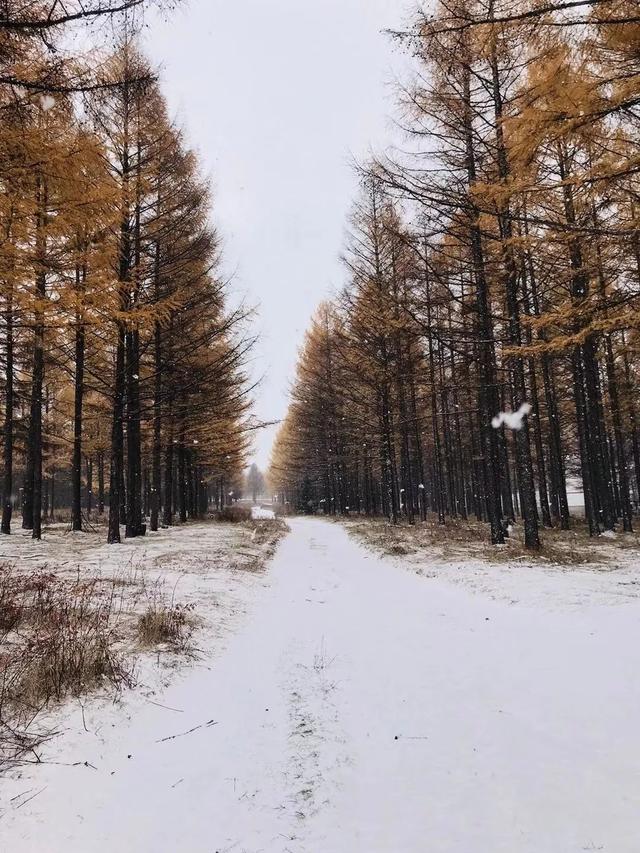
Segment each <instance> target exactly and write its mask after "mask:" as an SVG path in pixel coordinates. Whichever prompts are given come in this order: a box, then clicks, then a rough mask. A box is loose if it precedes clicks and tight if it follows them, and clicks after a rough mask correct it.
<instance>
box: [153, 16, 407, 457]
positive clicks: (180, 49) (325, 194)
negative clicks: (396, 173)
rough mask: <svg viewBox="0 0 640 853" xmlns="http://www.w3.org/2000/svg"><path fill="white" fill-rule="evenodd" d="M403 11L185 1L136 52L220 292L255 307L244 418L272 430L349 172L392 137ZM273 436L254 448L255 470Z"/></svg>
mask: <svg viewBox="0 0 640 853" xmlns="http://www.w3.org/2000/svg"><path fill="white" fill-rule="evenodd" d="M406 11H407V3H406V2H405V0H189V2H188V3H187V4H186V5H185V6H184V7H183V9H178V10H177V11H176V12H175V13H173V14H171V16H170V17H169V18H168V20H166V21H152V22H151V23H150V26H149V29H148V32H147V35H146V46H147V50H148V52H149V54H150V56H151V58H152V60H153V61H154V62H158V63H160V64H161V66H162V78H163V83H164V86H163V88H164V91H165V93H166V95H167V97H168V99H169V105H170V108H171V109H172V110H173V111H174V113H175V115H176V117H177V120H178V122H179V123H180V125H181V126H183V127H184V129H185V131H186V134H187V138H188V140H189V142H190V144H191V145H192V147H193V148H195V149H196V150H197V151H198V152H199V154H200V156H201V159H202V161H203V165H204V169H205V170H206V172H207V173H208V174H209V175H210V176H211V178H212V180H213V186H214V221H215V223H216V224H217V226H218V227H219V229H220V232H221V235H222V237H223V241H224V246H225V260H226V267H227V269H228V270H229V271H235V280H234V289H235V291H236V292H239V293H242V294H246V297H247V301H248V302H250V303H252V304H257V305H258V310H259V317H258V319H257V320H256V331H258V332H259V334H260V336H261V340H260V343H259V345H258V348H257V351H256V355H255V363H254V369H255V374H256V376H260V375H263V374H264V375H265V378H264V381H263V383H262V385H261V387H260V389H259V390H258V392H257V400H256V414H257V416H258V417H259V418H261V419H263V420H276V419H279V418H282V417H283V416H284V414H285V413H286V408H287V391H288V388H289V386H290V382H291V380H292V378H293V375H294V369H295V362H296V357H297V352H298V348H299V346H300V344H301V343H302V339H303V336H304V331H305V329H306V327H307V325H308V322H309V319H310V317H311V315H312V314H313V312H314V310H315V308H316V306H317V305H318V303H319V302H320V301H321V300H322V299H323V298H324V297H325V296H327V294H329V293H331V291H332V290H336V289H338V288H339V287H340V286H341V284H342V283H343V276H344V273H343V270H342V267H341V265H340V262H339V254H340V251H341V248H342V242H343V234H344V227H345V223H346V218H347V215H348V212H349V208H350V205H351V202H352V199H353V198H354V195H355V192H356V178H355V176H354V174H353V171H352V168H351V163H352V161H353V158H354V157H356V158H358V159H362V158H365V157H366V155H367V153H368V151H369V150H371V149H372V148H373V149H377V150H379V149H381V148H382V147H383V146H384V144H385V141H386V140H388V139H390V137H391V135H392V127H391V122H390V119H389V116H390V115H391V114H392V111H393V100H394V89H393V83H394V79H395V76H396V73H397V68H398V67H399V66H400V64H401V63H402V56H401V54H400V53H399V52H398V51H397V49H396V48H394V46H393V44H392V43H391V41H390V39H389V38H388V36H386V35H385V34H384V33H383V32H382V30H383V29H384V28H386V27H392V28H393V27H399V26H400V25H401V24H402V23H403V21H404V19H405V17H406ZM274 432H275V428H274V429H269V430H264V431H263V432H261V433H259V434H258V435H257V437H256V454H255V457H256V461H257V462H258V464H259V465H260V466H261V467H262V468H266V466H267V463H268V460H269V453H270V448H271V444H272V442H273V437H274Z"/></svg>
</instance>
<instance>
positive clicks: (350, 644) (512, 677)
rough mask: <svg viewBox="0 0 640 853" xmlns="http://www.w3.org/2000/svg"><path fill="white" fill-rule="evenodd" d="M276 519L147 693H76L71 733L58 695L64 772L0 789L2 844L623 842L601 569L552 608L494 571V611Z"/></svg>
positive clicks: (630, 795)
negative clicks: (207, 620)
mask: <svg viewBox="0 0 640 853" xmlns="http://www.w3.org/2000/svg"><path fill="white" fill-rule="evenodd" d="M290 526H291V533H290V535H289V536H288V537H287V538H286V539H285V540H284V541H283V542H282V543H281V544H280V546H279V549H278V551H277V553H276V556H275V558H274V560H273V563H272V565H271V569H270V572H269V582H268V584H266V583H256V584H253V585H246V586H245V587H244V588H243V594H244V599H243V601H244V608H243V609H244V611H245V614H246V615H245V616H243V618H242V619H240V620H238V621H236V623H235V625H234V626H233V627H234V629H235V631H236V633H235V634H234V635H233V636H232V637H228V638H227V641H226V646H227V648H226V651H225V652H224V654H222V655H221V656H219V657H218V658H217V659H215V660H211V659H209V658H206V659H203V660H202V661H201V663H200V665H199V666H197V667H194V668H192V669H190V670H188V671H187V672H186V674H184V675H183V676H182V677H179V678H176V679H174V680H173V682H172V683H171V684H170V686H169V687H167V688H166V689H165V690H164V691H163V692H162V693H158V694H156V695H154V697H153V701H154V702H155V703H156V704H151V702H150V701H146V700H145V699H144V698H143V697H141V696H140V695H138V694H130V695H129V696H127V697H126V698H125V699H124V700H123V702H122V704H121V705H120V706H115V707H114V706H109V705H108V704H106V703H104V702H88V703H87V704H86V705H85V721H86V728H87V729H88V731H85V728H84V726H83V723H82V718H81V713H80V708H76V707H74V706H70V707H69V708H68V710H67V711H66V721H67V726H68V733H67V734H66V735H65V737H64V738H63V739H61V740H59V741H56V742H55V743H56V748H57V749H58V750H59V752H58V754H57V755H54V756H52V760H53V761H60V762H64V763H62V764H53V763H48V764H44V765H42V766H40V767H37V768H33V767H28V768H25V769H24V770H23V771H22V772H21V775H20V777H18V776H14V777H13V778H5V779H4V780H3V781H2V782H1V783H0V803H2V804H3V809H4V813H3V815H2V817H1V818H0V849H7V850H11V851H12V853H23V851H35V850H42V849H43V839H46V844H45V846H46V850H47V851H48V853H73V851H87V850H91V851H113V850H123V851H129V850H130V851H136V853H151V852H152V851H153V853H163V851H167V853H168V852H169V851H175V850H188V851H190V853H213V851H220V852H221V853H222V851H234V853H242V851H246V853H258V851H270V853H287V851H290V853H294V852H295V853H320V851H327V853H357V851H363V853H364V851H366V853H423V851H434V853H471V851H472V852H473V853H573V851H576V853H578V851H584V850H603V851H607V853H636V851H637V849H638V844H637V839H638V809H639V806H640V774H639V772H638V767H640V740H639V739H638V737H637V709H638V707H639V703H640V682H639V680H638V678H637V672H638V664H639V659H638V658H639V652H638V647H639V644H638V629H639V623H640V602H639V600H638V598H637V594H633V595H632V594H630V595H628V596H625V597H622V596H617V595H615V594H613V595H609V594H608V591H607V589H608V588H607V586H606V584H607V582H608V583H609V585H610V586H611V588H612V589H613V587H615V585H616V583H617V578H616V577H615V573H614V572H603V573H601V574H602V578H601V583H602V586H601V587H597V588H593V587H592V586H591V585H590V584H589V582H588V581H587V582H586V583H585V578H586V577H587V576H586V575H585V573H584V572H581V571H577V572H564V573H560V572H557V573H556V575H557V576H558V577H560V578H562V585H563V588H564V589H565V592H566V593H567V595H566V596H565V597H564V598H561V601H560V603H559V604H557V606H556V607H555V608H552V607H549V606H546V605H547V604H548V603H549V602H548V600H547V598H546V597H543V598H542V599H538V598H536V595H535V594H530V588H529V587H528V580H527V578H528V575H529V568H528V567H525V568H524V569H523V568H522V567H518V566H514V565H509V566H505V567H499V570H500V571H501V572H502V573H503V575H504V576H505V577H506V576H507V575H508V576H510V577H511V578H512V579H511V581H510V583H511V586H512V588H513V589H516V588H517V587H518V582H519V581H518V579H520V580H521V581H522V586H523V588H524V594H523V595H522V598H523V601H524V602H525V603H519V604H512V603H510V602H509V601H508V600H505V599H503V598H500V597H496V596H493V597H492V596H491V595H490V594H488V593H487V590H486V589H484V588H483V587H482V586H480V585H477V584H476V583H475V581H474V582H472V583H471V585H470V586H466V585H464V584H463V583H452V582H451V581H452V579H453V575H451V576H449V575H447V574H446V573H445V572H443V573H441V574H436V576H434V577H431V578H426V577H424V576H422V575H420V574H418V573H417V571H415V570H413V571H409V570H407V569H408V568H414V569H415V567H413V566H412V565H411V564H410V563H409V562H407V561H395V562H392V561H389V560H386V559H383V558H381V557H378V556H376V555H375V554H374V553H372V552H370V551H368V550H367V549H365V548H364V547H363V546H362V545H361V544H360V543H359V542H357V541H356V540H355V539H353V538H351V537H350V536H349V534H348V533H347V532H346V530H345V529H344V528H343V527H342V526H340V525H337V524H334V523H331V522H328V521H324V520H320V519H313V518H309V519H294V520H292V521H291V522H290ZM198 538H199V537H198V536H194V537H193V541H194V548H195V543H196V542H197V539H198ZM423 559H424V561H425V563H426V562H427V558H426V557H423ZM399 563H402V565H400V564H399ZM476 571H477V566H476V565H475V564H473V565H471V566H470V567H467V566H465V565H464V564H460V565H459V567H458V574H459V575H463V574H465V573H468V574H469V575H470V576H471V577H475V575H476ZM545 577H546V575H544V574H543V573H542V571H541V570H540V571H537V573H536V574H535V580H538V581H540V580H544V579H545ZM224 579H225V580H226V578H224ZM492 583H493V581H492ZM571 588H572V589H573V590H574V593H575V594H574V595H573V598H572V596H571V595H570V594H569V590H570V589H571ZM583 588H584V589H583ZM565 599H570V602H565ZM176 735H177V737H176ZM85 761H86V762H88V766H85V765H84V764H83V762H85ZM75 762H81V764H80V766H70V765H72V764H74V763H75ZM33 795H35V796H33ZM14 797H16V798H17V799H13V798H14Z"/></svg>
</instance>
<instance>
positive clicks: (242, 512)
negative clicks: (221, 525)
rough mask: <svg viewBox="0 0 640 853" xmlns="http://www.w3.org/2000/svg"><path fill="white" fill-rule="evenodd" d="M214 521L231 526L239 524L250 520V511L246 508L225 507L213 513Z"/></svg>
mask: <svg viewBox="0 0 640 853" xmlns="http://www.w3.org/2000/svg"><path fill="white" fill-rule="evenodd" d="M214 518H215V519H216V521H226V522H227V523H231V524H240V523H241V522H243V521H250V520H251V509H250V507H246V506H227V507H225V508H224V509H221V510H218V511H217V512H215V513H214Z"/></svg>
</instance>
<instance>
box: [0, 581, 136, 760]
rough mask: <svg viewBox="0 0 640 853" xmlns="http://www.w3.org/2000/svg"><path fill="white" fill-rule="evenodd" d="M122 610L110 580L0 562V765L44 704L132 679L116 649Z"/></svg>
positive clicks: (25, 743)
mask: <svg viewBox="0 0 640 853" xmlns="http://www.w3.org/2000/svg"><path fill="white" fill-rule="evenodd" d="M125 613H126V606H125V602H124V599H123V597H122V592H121V589H120V588H118V587H117V586H116V585H113V586H111V588H110V589H108V590H105V585H104V582H103V581H101V580H98V579H94V580H91V581H88V582H83V581H80V579H76V580H69V579H65V580H62V579H60V578H59V577H58V576H57V575H56V574H55V573H52V572H47V571H41V572H32V573H30V574H28V575H20V574H19V573H17V572H16V571H15V570H14V569H12V568H11V567H8V566H0V649H1V650H2V651H1V652H0V732H1V736H0V766H2V763H3V760H6V759H7V757H8V758H9V759H11V760H15V758H16V757H17V755H19V754H20V751H21V749H24V748H29V749H31V748H33V741H34V739H35V740H37V735H34V734H32V733H31V732H30V729H31V726H32V724H33V722H34V720H35V719H36V717H37V716H38V714H39V713H40V712H41V711H42V710H44V709H45V708H47V707H49V706H50V705H51V704H53V703H56V702H60V701H62V700H63V699H65V698H66V697H67V696H80V695H82V694H85V693H88V692H90V691H92V690H95V689H97V688H99V687H101V686H104V685H109V686H111V687H112V688H115V689H116V690H119V689H121V688H122V687H123V686H125V685H130V684H131V683H132V681H133V677H132V667H131V666H130V665H129V664H128V663H127V661H126V659H125V657H124V656H123V655H122V653H121V652H120V650H119V643H120V640H121V627H122V623H123V620H124V617H125Z"/></svg>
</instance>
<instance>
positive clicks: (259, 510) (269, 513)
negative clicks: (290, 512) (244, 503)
mask: <svg viewBox="0 0 640 853" xmlns="http://www.w3.org/2000/svg"><path fill="white" fill-rule="evenodd" d="M251 517H252V518H253V519H254V520H255V521H258V520H263V521H265V520H266V521H269V520H271V519H274V518H275V517H276V514H275V512H274V511H273V510H272V509H268V508H267V507H264V506H252V507H251Z"/></svg>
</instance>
